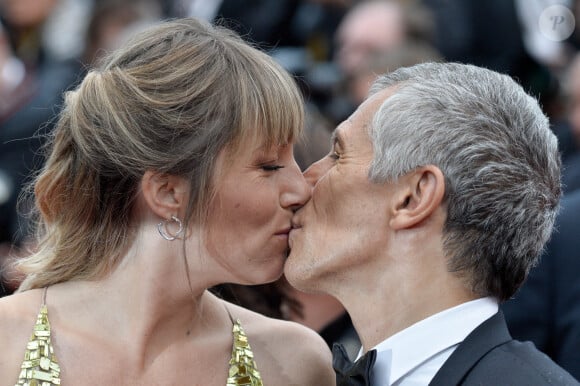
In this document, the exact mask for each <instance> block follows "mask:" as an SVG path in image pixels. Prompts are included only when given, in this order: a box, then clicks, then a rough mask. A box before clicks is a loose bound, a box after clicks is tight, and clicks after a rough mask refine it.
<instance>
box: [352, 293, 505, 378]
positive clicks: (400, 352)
mask: <svg viewBox="0 0 580 386" xmlns="http://www.w3.org/2000/svg"><path fill="white" fill-rule="evenodd" d="M498 309H499V306H498V302H497V300H496V299H494V298H491V297H487V298H481V299H477V300H472V301H470V302H467V303H463V304H460V305H458V306H455V307H453V308H449V309H447V310H445V311H441V312H439V313H437V314H435V315H432V316H430V317H428V318H427V319H423V320H421V321H420V322H417V323H415V324H413V325H412V326H410V327H407V328H406V329H404V330H402V331H399V332H398V333H396V334H395V335H393V336H391V337H389V338H388V339H386V340H384V341H382V342H381V343H379V344H378V345H377V346H375V347H374V348H375V349H376V350H377V359H376V362H375V366H374V367H373V379H374V382H373V386H392V385H393V386H425V385H428V384H429V382H431V380H432V379H433V377H434V376H435V374H436V373H437V371H439V369H440V368H441V367H442V366H443V363H445V361H446V360H447V359H448V358H449V357H450V356H451V354H452V353H453V351H455V349H456V348H457V346H458V345H459V343H461V342H463V340H464V339H465V338H466V337H467V335H469V334H470V333H471V332H472V331H473V330H475V328H476V327H477V326H479V325H480V324H481V323H483V322H484V321H485V320H487V319H489V318H490V317H492V316H493V315H494V314H495V313H497V312H498ZM359 356H360V354H359Z"/></svg>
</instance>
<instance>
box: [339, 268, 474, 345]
mask: <svg viewBox="0 0 580 386" xmlns="http://www.w3.org/2000/svg"><path fill="white" fill-rule="evenodd" d="M436 281H437V282H434V281H433V278H431V281H430V282H422V283H421V282H418V281H416V282H413V281H411V280H406V281H405V280H404V279H401V280H386V279H385V280H380V281H376V282H374V283H373V282H370V281H367V282H365V283H364V287H363V286H361V283H358V285H357V286H353V287H351V288H357V289H358V290H357V291H348V290H345V291H340V294H337V295H336V297H337V298H338V299H339V300H340V301H341V303H342V304H344V306H345V308H346V309H347V311H348V313H349V314H350V316H351V319H352V321H353V325H354V327H355V329H356V331H357V333H358V335H359V337H360V340H361V343H362V346H363V349H364V351H365V352H366V351H368V350H369V349H371V348H372V347H374V346H376V345H377V344H378V343H380V342H382V341H383V340H385V339H387V338H388V337H390V336H392V335H394V334H396V333H397V332H399V331H401V330H403V329H405V328H407V327H409V326H411V325H413V324H415V323H417V322H419V321H421V320H423V319H425V318H427V317H429V316H431V315H434V314H436V313H438V312H440V311H443V310H446V309H448V308H451V307H454V306H456V305H459V304H462V303H465V302H468V301H470V300H474V299H476V298H477V296H475V295H474V294H473V293H471V292H470V291H468V290H467V289H466V288H465V287H464V286H463V284H462V283H461V281H460V280H458V279H457V278H449V277H447V278H445V277H441V278H440V279H439V280H436ZM348 287H349V286H348V284H346V285H344V286H343V288H345V289H347V288H348ZM361 288H364V291H366V292H365V299H364V301H361V292H362V291H361Z"/></svg>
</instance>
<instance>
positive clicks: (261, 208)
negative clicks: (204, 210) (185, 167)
mask: <svg viewBox="0 0 580 386" xmlns="http://www.w3.org/2000/svg"><path fill="white" fill-rule="evenodd" d="M215 170H216V172H215V176H214V186H215V191H216V195H215V198H214V199H213V200H212V202H211V204H210V210H209V217H208V221H207V223H206V227H205V229H206V233H205V234H206V238H205V240H206V247H207V250H208V251H209V253H210V256H211V257H212V258H214V259H216V261H217V262H218V263H219V264H220V265H221V266H222V267H223V268H225V270H226V271H227V272H228V273H229V274H231V275H232V277H231V281H232V282H236V283H241V284H261V283H267V282H271V281H274V280H276V279H278V278H279V277H280V275H281V274H282V270H283V267H284V262H285V260H286V257H287V254H288V233H289V232H290V229H291V221H292V214H293V211H294V210H296V209H297V208H299V207H301V206H302V205H304V203H306V201H307V200H308V199H309V198H310V187H309V185H307V183H306V181H305V180H304V177H303V176H302V173H301V172H300V169H299V167H298V165H297V164H296V161H295V160H294V153H293V147H292V144H288V145H285V146H272V147H271V148H265V147H264V145H260V146H255V145H253V146H252V145H246V146H245V147H243V148H242V150H240V151H238V152H237V153H236V155H235V156H232V155H230V153H228V151H227V150H224V151H222V152H221V153H220V155H219V157H218V161H217V164H216V169H215Z"/></svg>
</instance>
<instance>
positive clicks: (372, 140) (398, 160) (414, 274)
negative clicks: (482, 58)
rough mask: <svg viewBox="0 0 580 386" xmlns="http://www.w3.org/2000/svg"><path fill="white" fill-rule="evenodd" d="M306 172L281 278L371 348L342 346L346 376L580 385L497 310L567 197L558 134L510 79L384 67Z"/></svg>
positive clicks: (441, 67) (352, 380) (438, 67)
mask: <svg viewBox="0 0 580 386" xmlns="http://www.w3.org/2000/svg"><path fill="white" fill-rule="evenodd" d="M305 176H306V179H307V180H308V181H309V182H310V183H311V185H312V198H311V199H310V201H309V202H308V203H307V204H306V205H305V206H304V207H302V208H301V209H300V210H298V211H297V212H296V214H295V216H294V219H293V228H294V229H293V230H292V231H291V233H290V247H291V252H290V255H289V257H288V260H287V262H286V266H285V274H286V277H287V278H288V280H289V281H290V283H291V284H293V285H294V286H296V287H297V288H299V289H301V290H305V291H310V292H321V293H327V294H330V295H333V296H335V297H336V298H337V299H339V300H340V301H341V302H342V304H343V305H344V306H345V308H346V309H347V311H348V312H349V313H350V315H351V318H352V320H353V323H354V326H355V328H356V330H357V332H358V334H359V336H360V338H361V342H362V349H361V352H360V355H359V357H361V358H359V360H357V362H356V363H354V364H353V363H349V360H348V358H346V356H345V355H344V351H343V350H341V348H340V347H339V346H335V350H334V354H335V358H334V366H335V370H336V371H337V383H338V384H339V385H401V386H402V385H428V384H430V385H445V386H449V385H457V384H461V385H512V386H513V385H526V386H529V385H545V384H553V385H577V384H578V382H577V381H576V380H575V379H574V378H573V377H572V376H571V375H569V374H568V373H567V372H566V371H564V370H563V369H561V368H560V367H558V366H557V365H556V364H554V363H553V362H552V361H551V360H550V359H549V358H548V357H547V356H545V355H544V354H542V353H541V352H540V351H538V350H537V349H536V348H535V347H534V346H533V345H532V344H530V343H521V342H518V341H515V340H513V339H512V338H511V336H510V334H509V332H508V330H507V327H506V324H505V320H504V317H503V315H502V313H501V312H500V311H499V310H498V304H499V303H500V302H502V301H504V300H506V299H508V298H510V297H511V296H512V295H513V294H514V292H515V291H516V290H517V289H518V288H519V287H520V286H521V284H522V283H523V281H524V280H525V278H526V275H527V273H528V271H529V270H530V268H531V267H532V266H533V265H534V264H535V263H536V260H537V258H538V256H539V253H540V252H541V250H542V248H543V246H544V244H545V242H546V240H547V239H548V238H549V236H550V234H551V231H552V225H553V222H554V218H555V215H556V212H557V209H558V205H559V200H560V194H561V189H560V158H559V153H558V146H557V141H556V138H555V136H554V135H553V134H552V132H551V131H550V128H549V126H548V120H547V118H546V117H545V116H544V114H543V113H542V111H541V109H540V107H539V106H538V103H537V102H536V100H534V99H533V98H532V97H530V96H529V95H527V94H526V93H525V92H524V91H523V89H522V88H521V87H520V86H519V85H517V84H516V83H515V82H514V81H513V80H512V79H511V78H510V77H508V76H505V75H500V74H498V73H495V72H493V71H490V70H486V69H483V68H478V67H474V66H470V65H462V64H454V63H447V64H442V63H439V64H435V63H427V64H421V65H416V66H413V67H407V68H402V69H399V70H397V71H395V72H393V73H390V74H387V75H384V76H382V77H379V79H378V80H377V81H376V82H375V83H374V85H373V87H372V89H371V92H370V96H369V98H368V99H367V100H366V101H365V102H364V103H363V104H362V105H361V106H360V107H359V108H358V109H357V111H356V112H355V113H353V115H352V116H350V117H349V118H348V119H347V120H346V121H344V122H343V123H342V124H341V125H339V126H338V128H337V129H336V130H335V132H334V135H333V142H332V150H331V151H330V153H329V155H328V156H327V157H325V158H323V159H321V160H320V161H318V162H317V163H315V164H313V165H312V166H311V167H310V168H309V169H308V170H307V171H306V172H305ZM362 354H364V355H362Z"/></svg>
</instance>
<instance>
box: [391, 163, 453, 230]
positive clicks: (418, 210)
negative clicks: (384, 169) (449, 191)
mask: <svg viewBox="0 0 580 386" xmlns="http://www.w3.org/2000/svg"><path fill="white" fill-rule="evenodd" d="M444 195H445V178H444V176H443V172H442V171H441V169H439V168H438V167H437V166H435V165H426V166H422V167H420V168H417V169H415V170H413V171H412V172H410V173H408V174H406V175H405V176H403V177H401V178H400V179H399V181H398V182H397V194H396V196H395V201H394V202H393V206H394V207H393V208H392V210H393V216H392V217H391V221H390V225H391V227H392V228H393V229H405V228H411V227H413V226H415V225H417V224H419V223H421V222H422V221H424V220H425V219H427V218H429V217H430V216H431V215H432V214H433V213H434V212H435V211H436V210H437V209H438V208H439V207H440V206H441V204H442V203H443V196H444Z"/></svg>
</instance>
